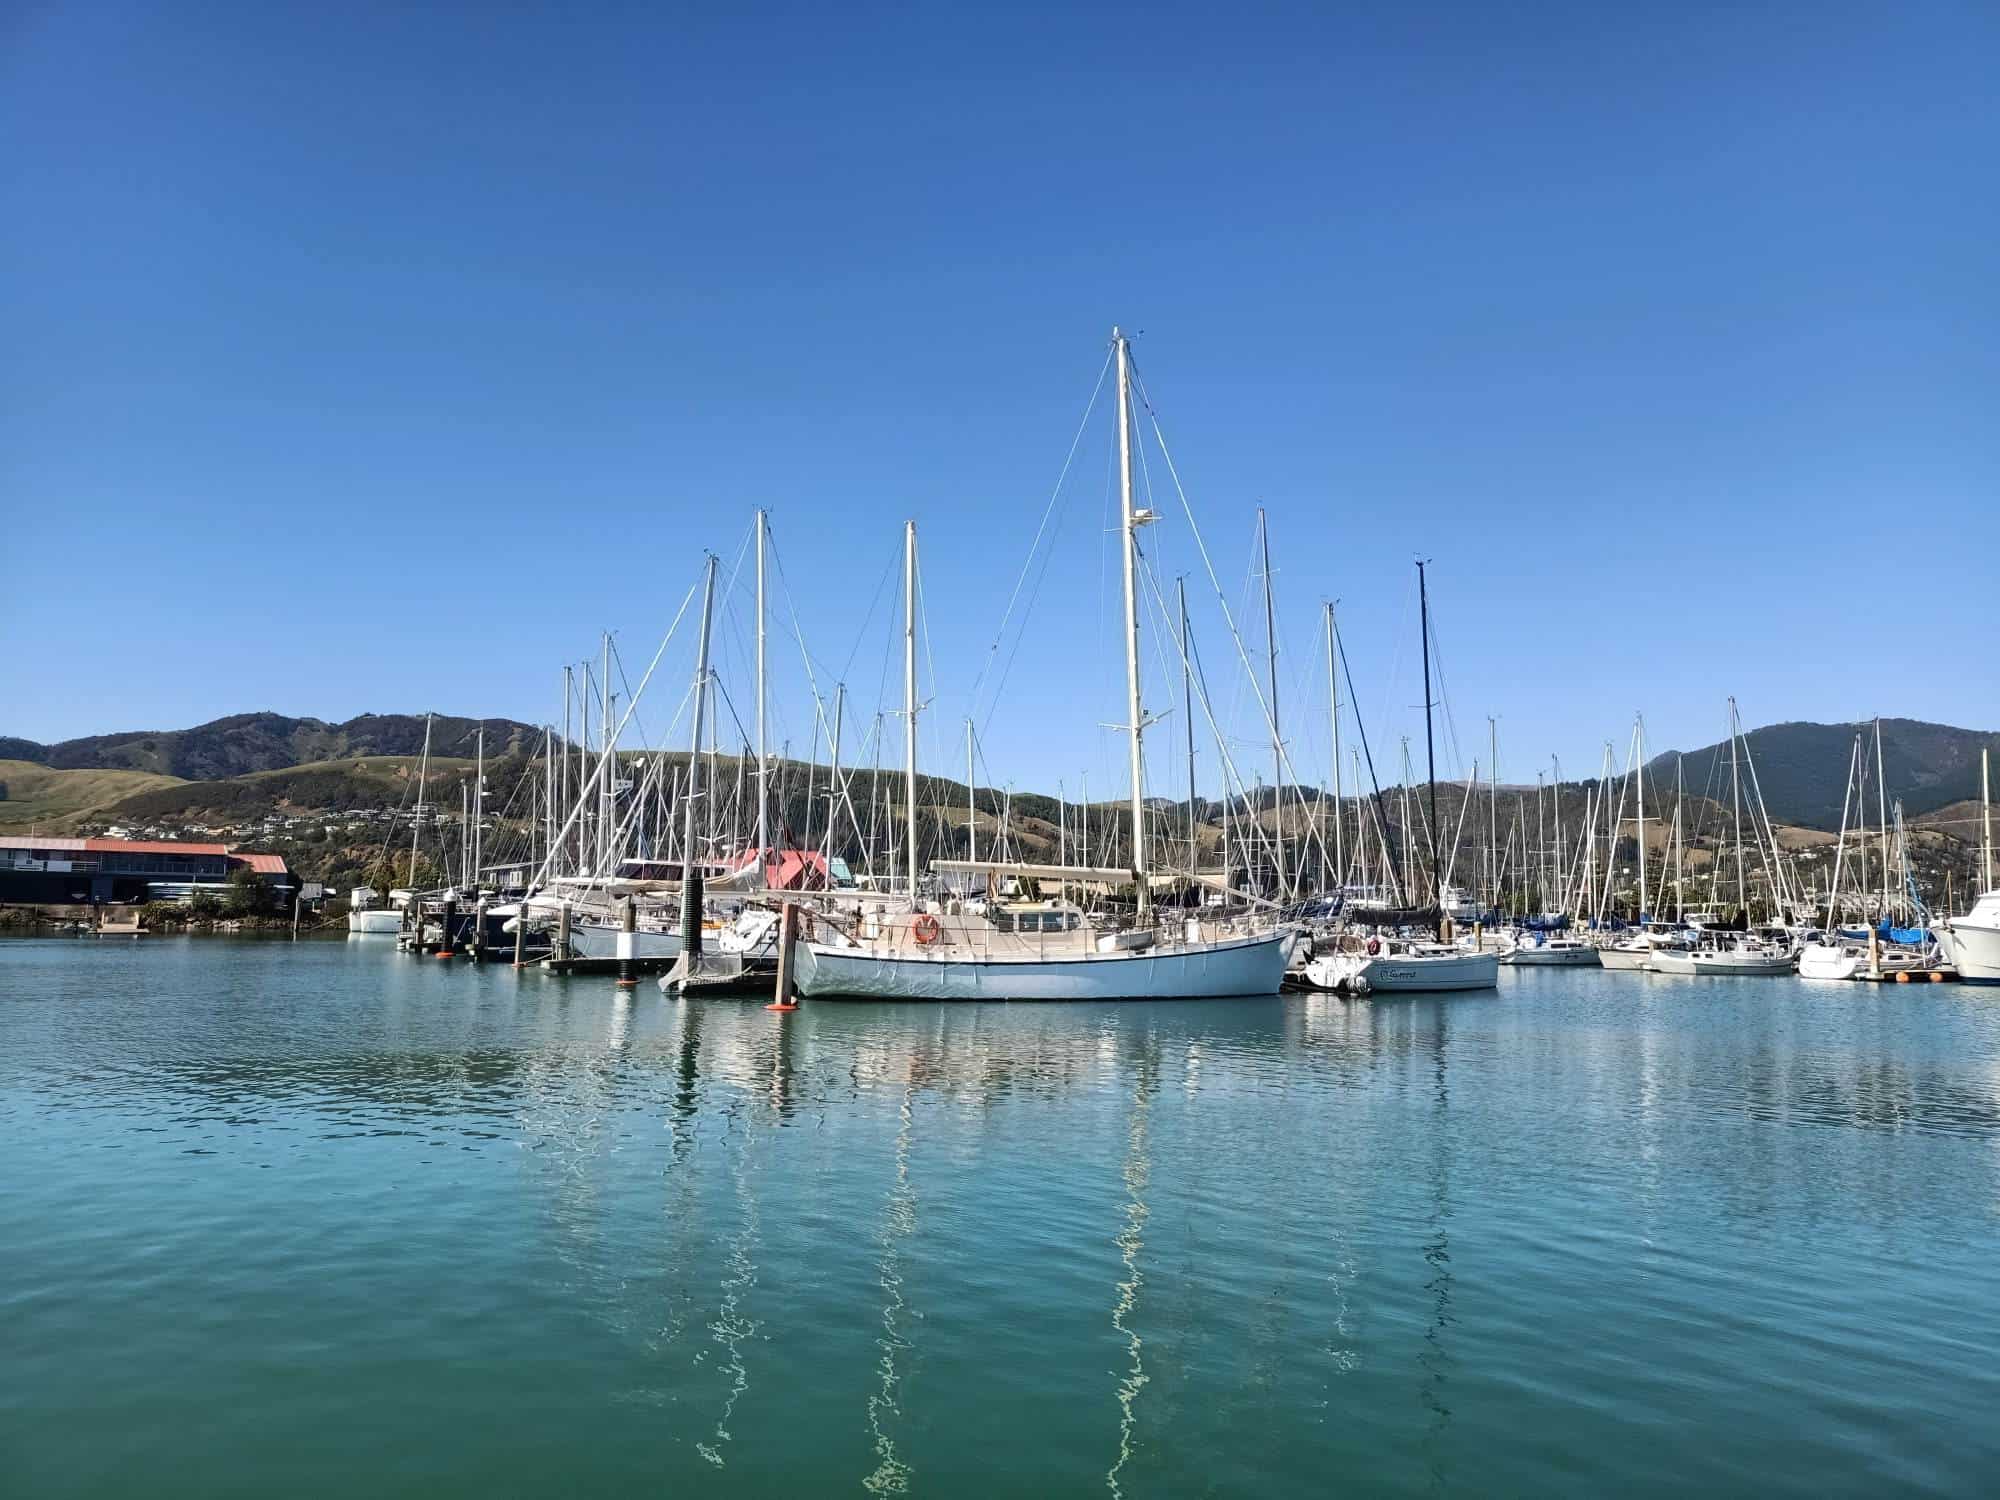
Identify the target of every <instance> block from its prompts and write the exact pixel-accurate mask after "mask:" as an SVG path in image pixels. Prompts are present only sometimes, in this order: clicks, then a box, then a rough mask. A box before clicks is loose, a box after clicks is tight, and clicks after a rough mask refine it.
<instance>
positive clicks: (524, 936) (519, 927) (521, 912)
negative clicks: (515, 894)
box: [514, 896, 528, 969]
mask: <svg viewBox="0 0 2000 1500" xmlns="http://www.w3.org/2000/svg"><path fill="white" fill-rule="evenodd" d="M527 943H528V898H527V897H526V896H523V897H522V898H521V901H520V904H519V905H518V906H516V907H515V908H514V967H515V968H517V969H518V968H520V967H521V955H522V954H523V953H524V952H525V951H526V950H527Z"/></svg>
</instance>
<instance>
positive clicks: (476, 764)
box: [472, 724, 486, 891]
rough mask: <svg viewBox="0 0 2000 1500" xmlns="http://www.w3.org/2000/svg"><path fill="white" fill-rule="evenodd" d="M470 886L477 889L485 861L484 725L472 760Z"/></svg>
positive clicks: (480, 728) (481, 727)
mask: <svg viewBox="0 0 2000 1500" xmlns="http://www.w3.org/2000/svg"><path fill="white" fill-rule="evenodd" d="M472 767H473V769H472V888H473V890H475V891H477V890H478V889H479V871H480V868H481V867H482V866H483V865H484V864H485V863H486V837H485V834H486V726H485V725H484V724H481V725H480V726H479V748H478V749H477V750H476V751H475V752H474V759H473V762H472Z"/></svg>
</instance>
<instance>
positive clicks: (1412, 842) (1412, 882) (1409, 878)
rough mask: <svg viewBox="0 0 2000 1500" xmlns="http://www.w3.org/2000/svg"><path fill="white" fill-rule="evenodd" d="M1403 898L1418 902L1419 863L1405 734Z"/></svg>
mask: <svg viewBox="0 0 2000 1500" xmlns="http://www.w3.org/2000/svg"><path fill="white" fill-rule="evenodd" d="M1402 801H1403V900H1404V901H1405V902H1406V903H1407V904H1409V905H1411V906H1414V905H1416V902H1417V865H1416V859H1415V849H1416V839H1415V837H1414V834H1415V829H1413V828H1412V827H1411V819H1410V737H1409V736H1408V735H1407V734H1406V735H1404V736H1403V798H1402Z"/></svg>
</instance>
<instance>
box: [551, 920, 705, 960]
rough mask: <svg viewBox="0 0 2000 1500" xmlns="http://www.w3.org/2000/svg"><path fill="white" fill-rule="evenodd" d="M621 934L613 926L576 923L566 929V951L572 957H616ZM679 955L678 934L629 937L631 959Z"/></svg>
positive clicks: (657, 933)
mask: <svg viewBox="0 0 2000 1500" xmlns="http://www.w3.org/2000/svg"><path fill="white" fill-rule="evenodd" d="M623 936H624V933H623V932H621V931H620V930H619V929H618V928H616V927H598V926H595V925H586V924H582V923H579V924H577V925H574V926H572V927H571V928H570V930H569V951H570V954H571V956H572V957H575V958H618V957H621V956H622V955H621V954H620V953H619V952H618V939H619V938H621V937H623ZM680 952H681V935H680V934H679V933H678V932H649V931H643V930H642V931H639V932H635V933H633V934H632V957H634V958H678V957H680Z"/></svg>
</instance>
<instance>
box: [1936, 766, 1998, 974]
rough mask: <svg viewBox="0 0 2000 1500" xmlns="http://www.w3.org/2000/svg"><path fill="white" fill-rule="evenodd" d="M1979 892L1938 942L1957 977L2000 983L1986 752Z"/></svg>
mask: <svg viewBox="0 0 2000 1500" xmlns="http://www.w3.org/2000/svg"><path fill="white" fill-rule="evenodd" d="M1979 817H1980V835H1979V889H1980V895H1979V896H1978V898H1977V899H1975V900H1974V901H1973V903H1972V909H1971V910H1970V911H1968V912H1967V913H1966V914H1965V915H1964V916H1962V917H1947V918H1945V920H1944V921H1943V922H1941V923H1939V924H1938V942H1939V943H1940V945H1941V946H1942V947H1943V948H1944V952H1945V957H1946V958H1948V959H1949V960H1950V961H1951V962H1952V964H1953V965H1954V966H1956V968H1957V969H1958V977H1959V978H1960V979H1963V980H1967V981H1969V982H1971V983H1973V984H2000V886H1996V885H1995V884H1994V880H1993V781H1992V775H1991V765H1990V762H1989V758H1988V754H1987V752H1986V751H1985V750H1983V749H1982V750H1981V751H1980V752H1979Z"/></svg>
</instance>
